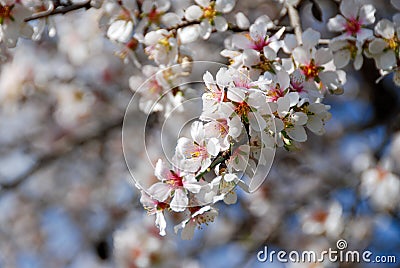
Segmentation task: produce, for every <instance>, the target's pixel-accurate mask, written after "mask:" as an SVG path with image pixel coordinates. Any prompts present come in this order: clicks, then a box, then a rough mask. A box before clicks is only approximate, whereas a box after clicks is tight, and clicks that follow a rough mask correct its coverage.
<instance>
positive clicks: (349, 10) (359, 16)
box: [328, 0, 376, 43]
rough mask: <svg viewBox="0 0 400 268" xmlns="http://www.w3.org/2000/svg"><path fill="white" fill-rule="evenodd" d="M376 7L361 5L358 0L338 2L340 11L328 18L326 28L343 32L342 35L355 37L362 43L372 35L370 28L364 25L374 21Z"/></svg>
mask: <svg viewBox="0 0 400 268" xmlns="http://www.w3.org/2000/svg"><path fill="white" fill-rule="evenodd" d="M375 11H376V9H375V8H374V7H373V6H372V5H369V4H368V5H363V2H362V1H360V0H347V1H342V2H341V3H340V12H341V13H342V14H343V16H342V15H340V14H338V15H336V16H335V17H333V18H331V19H329V21H328V29H329V30H330V31H335V32H343V35H342V37H344V38H346V37H349V36H352V37H355V38H356V39H357V40H358V41H360V42H361V43H363V42H364V41H365V40H366V39H367V38H368V37H371V36H372V35H373V32H372V30H370V29H367V28H366V26H367V25H369V24H372V23H374V22H375Z"/></svg>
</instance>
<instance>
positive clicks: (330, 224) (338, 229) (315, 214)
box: [301, 202, 344, 238]
mask: <svg viewBox="0 0 400 268" xmlns="http://www.w3.org/2000/svg"><path fill="white" fill-rule="evenodd" d="M301 220H302V227H303V231H304V232H305V233H306V234H314V235H319V234H326V235H327V236H329V237H333V238H336V237H338V236H339V235H340V234H341V233H342V231H343V226H344V222H343V210H342V207H341V205H340V204H339V203H337V202H332V203H331V204H330V205H329V206H327V207H321V206H316V207H315V208H311V209H309V210H306V211H304V212H303V213H302V215H301Z"/></svg>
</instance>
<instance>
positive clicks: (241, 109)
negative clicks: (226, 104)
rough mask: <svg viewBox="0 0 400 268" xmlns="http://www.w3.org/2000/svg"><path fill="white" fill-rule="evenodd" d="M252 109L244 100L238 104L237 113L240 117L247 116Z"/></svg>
mask: <svg viewBox="0 0 400 268" xmlns="http://www.w3.org/2000/svg"><path fill="white" fill-rule="evenodd" d="M250 110H251V109H250V106H249V105H248V104H247V103H246V102H244V101H243V102H240V103H239V104H238V105H237V106H236V108H235V113H236V114H237V115H239V116H240V117H247V114H248V113H249V112H250Z"/></svg>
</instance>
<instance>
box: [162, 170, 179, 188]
mask: <svg viewBox="0 0 400 268" xmlns="http://www.w3.org/2000/svg"><path fill="white" fill-rule="evenodd" d="M170 172H171V175H170V177H169V179H168V180H167V181H166V183H168V184H170V185H171V186H172V187H174V188H177V187H183V181H182V180H183V178H182V177H181V176H179V175H178V174H176V173H175V172H174V171H172V170H170Z"/></svg>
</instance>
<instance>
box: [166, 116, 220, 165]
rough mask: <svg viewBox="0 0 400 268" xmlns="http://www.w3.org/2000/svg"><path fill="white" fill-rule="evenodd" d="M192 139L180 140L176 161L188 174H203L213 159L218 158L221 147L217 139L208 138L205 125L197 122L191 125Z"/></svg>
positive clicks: (183, 138) (184, 138)
mask: <svg viewBox="0 0 400 268" xmlns="http://www.w3.org/2000/svg"><path fill="white" fill-rule="evenodd" d="M191 136H192V139H189V138H186V137H182V138H180V139H179V140H178V144H177V146H176V150H175V155H174V160H175V163H176V164H177V165H178V167H179V168H180V169H182V170H184V171H186V172H203V171H204V170H206V169H207V168H208V167H209V166H210V164H211V159H212V158H213V157H215V156H217V155H218V154H219V152H220V150H221V146H220V144H219V141H218V139H217V138H215V137H212V138H206V134H205V129H204V125H203V123H202V122H199V121H195V122H193V123H192V125H191Z"/></svg>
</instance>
